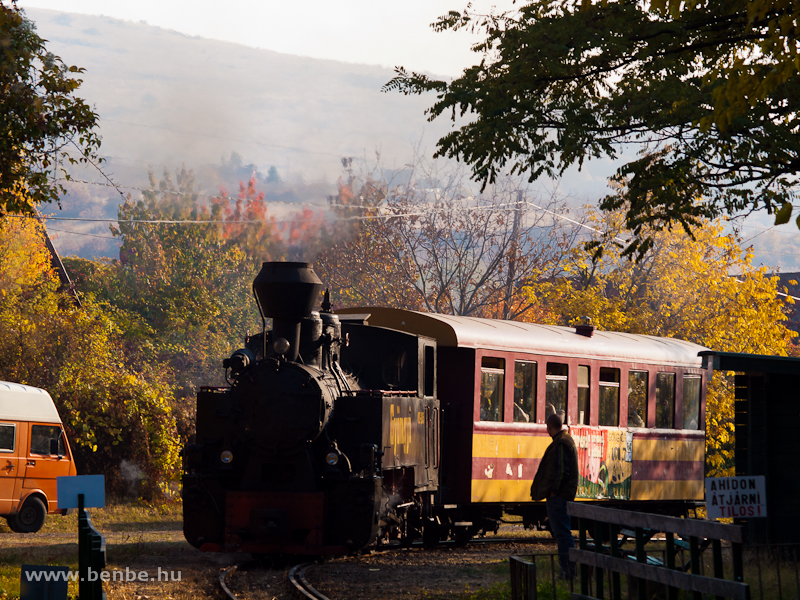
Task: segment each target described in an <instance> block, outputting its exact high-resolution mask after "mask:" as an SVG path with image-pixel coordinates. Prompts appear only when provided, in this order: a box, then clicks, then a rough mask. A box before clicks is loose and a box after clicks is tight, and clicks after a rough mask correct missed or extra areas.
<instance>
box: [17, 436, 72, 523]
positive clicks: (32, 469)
mask: <svg viewBox="0 0 800 600" xmlns="http://www.w3.org/2000/svg"><path fill="white" fill-rule="evenodd" d="M64 435H65V434H64V430H63V429H62V428H61V426H60V425H55V424H44V423H42V424H37V423H32V424H31V425H30V437H29V439H30V444H29V446H28V456H27V460H26V470H25V483H24V485H23V488H24V489H28V490H30V489H39V490H42V491H43V492H44V494H45V496H47V504H48V506H47V512H52V511H54V510H56V508H57V507H58V494H57V491H56V477H60V476H63V475H69V474H70V472H69V471H70V459H69V456H67V445H66V444H65V443H64Z"/></svg>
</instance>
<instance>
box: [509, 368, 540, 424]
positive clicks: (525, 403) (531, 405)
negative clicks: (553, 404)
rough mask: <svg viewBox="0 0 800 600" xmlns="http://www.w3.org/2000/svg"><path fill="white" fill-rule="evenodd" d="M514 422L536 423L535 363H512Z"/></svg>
mask: <svg viewBox="0 0 800 600" xmlns="http://www.w3.org/2000/svg"><path fill="white" fill-rule="evenodd" d="M514 422H515V423H535V422H536V363H534V362H525V361H521V360H518V361H515V362H514Z"/></svg>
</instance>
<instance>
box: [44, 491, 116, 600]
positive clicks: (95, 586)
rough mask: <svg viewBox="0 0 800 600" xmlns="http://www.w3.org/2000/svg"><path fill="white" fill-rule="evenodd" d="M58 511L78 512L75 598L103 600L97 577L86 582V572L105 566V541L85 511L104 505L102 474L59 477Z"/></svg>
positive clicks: (100, 583)
mask: <svg viewBox="0 0 800 600" xmlns="http://www.w3.org/2000/svg"><path fill="white" fill-rule="evenodd" d="M56 484H57V486H58V508H77V509H78V572H79V574H80V579H79V582H78V597H79V598H80V600H106V593H105V592H104V591H103V581H102V579H101V578H99V577H98V578H97V579H96V580H90V578H89V572H90V571H92V572H94V573H100V572H101V571H102V570H103V569H104V568H105V566H106V539H105V538H104V537H103V535H102V534H101V533H100V532H99V531H97V530H96V529H95V528H94V525H92V520H91V518H89V513H87V512H86V510H85V509H87V508H101V507H103V506H105V505H106V482H105V477H103V476H102V475H73V476H71V477H59V478H58V479H57V481H56Z"/></svg>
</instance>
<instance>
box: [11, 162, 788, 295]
mask: <svg viewBox="0 0 800 600" xmlns="http://www.w3.org/2000/svg"><path fill="white" fill-rule="evenodd" d="M92 164H93V163H92ZM93 166H94V167H95V168H96V169H97V170H98V171H99V172H100V173H101V174H102V175H103V176H104V177H105V178H106V179H107V180H108V182H109V183H102V182H96V181H87V180H81V179H74V178H70V179H65V178H61V179H62V180H64V181H69V182H76V183H83V184H88V185H97V186H103V187H111V188H114V189H116V190H117V192H119V193H120V195H122V197H123V198H124V195H123V194H122V192H121V189H120V188H124V189H130V190H136V191H140V192H152V193H174V194H181V195H184V194H185V195H197V196H202V197H204V198H207V199H228V200H234V199H236V200H238V199H239V197H238V195H237V196H231V195H227V194H218V195H208V194H204V193H202V192H180V191H177V190H169V189H166V190H165V189H158V190H157V189H152V188H141V187H135V186H126V185H119V184H116V183H114V182H113V181H111V179H110V178H109V177H108V176H107V175H106V174H105V173H104V172H103V171H102V170H101V169H100V168H99V167H97V165H94V164H93ZM305 206H306V207H308V206H313V207H315V208H342V209H350V210H376V209H377V210H379V211H380V210H381V209H383V210H382V212H379V213H378V214H374V215H366V216H360V217H359V216H351V217H338V218H337V220H340V221H342V220H344V221H357V220H361V221H364V220H372V219H397V218H410V217H421V216H426V215H430V214H434V213H440V212H442V208H441V204H440V203H439V202H436V203H435V204H434V206H433V207H432V208H431V209H429V210H424V211H419V210H417V211H415V212H397V211H395V210H392V211H386V207H381V206H363V205H360V206H359V205H352V204H341V203H335V202H329V203H327V204H324V205H320V204H316V205H310V204H306V205H305ZM521 206H530V207H533V208H535V209H537V210H540V211H542V212H545V213H547V214H550V215H552V216H553V217H555V218H557V219H561V220H564V221H567V222H569V223H572V224H574V225H577V226H578V227H581V228H583V229H587V230H589V231H592V232H593V233H597V234H600V235H603V232H602V231H601V230H599V229H597V228H595V227H591V226H590V225H587V224H586V223H581V222H580V221H576V220H575V219H571V218H569V217H567V216H565V215H562V214H560V213H557V212H555V211H552V210H550V209H547V208H545V207H543V206H540V205H538V204H536V203H534V202H531V201H529V200H526V201H524V202H522V203H520V202H507V203H501V204H495V205H491V206H485V205H484V206H474V207H466V208H465V207H459V209H458V210H459V211H464V210H467V211H477V210H504V211H508V212H511V211H516V210H519V209H520V207H521ZM6 216H8V217H24V215H6ZM45 219H46V220H52V221H80V222H94V223H136V224H139V223H141V224H164V225H193V224H194V225H197V224H203V225H244V224H265V223H273V224H285V223H298V222H303V221H304V219H298V218H292V219H274V220H269V221H265V220H264V219H253V220H241V221H218V220H207V219H119V218H117V219H99V218H86V217H57V216H45ZM754 228H755V227H754ZM770 229H772V228H767V229H765V230H764V231H762V232H761V233H765V232H767V231H769V230H770ZM54 231H61V232H62V233H69V234H74V235H84V236H90V237H97V238H101V239H116V238H113V237H108V236H99V235H95V234H89V233H79V232H74V231H65V230H54ZM761 233H759V234H757V235H756V236H754V237H753V238H750V239H754V238H755V237H758V235H761ZM613 239H614V240H615V241H617V242H620V243H623V244H627V243H629V241H630V240H625V239H624V238H621V237H619V236H614V238H613ZM768 253H769V254H783V255H786V256H795V255H792V254H788V253H778V252H768ZM731 277H732V278H733V279H734V280H735V281H736V282H737V283H740V284H744V283H745V282H743V281H741V280H740V279H738V278H737V277H736V276H731ZM775 293H776V294H777V295H778V296H781V297H786V298H791V299H793V300H797V301H800V297H797V296H793V295H790V294H786V293H783V292H777V291H776V292H775Z"/></svg>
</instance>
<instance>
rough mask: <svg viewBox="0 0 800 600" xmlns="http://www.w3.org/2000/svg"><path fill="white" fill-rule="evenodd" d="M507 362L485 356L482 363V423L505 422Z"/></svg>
mask: <svg viewBox="0 0 800 600" xmlns="http://www.w3.org/2000/svg"><path fill="white" fill-rule="evenodd" d="M505 370H506V361H505V359H502V358H494V357H491V356H484V357H483V359H482V361H481V421H502V420H503V398H504V396H505V394H504V387H503V381H504V377H505Z"/></svg>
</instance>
